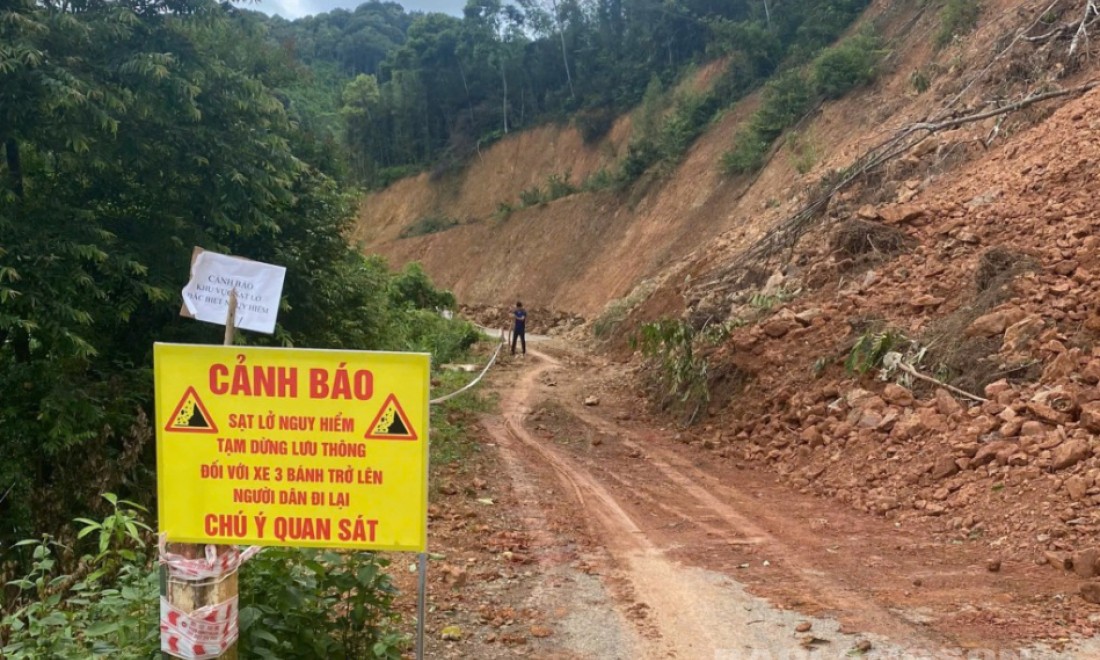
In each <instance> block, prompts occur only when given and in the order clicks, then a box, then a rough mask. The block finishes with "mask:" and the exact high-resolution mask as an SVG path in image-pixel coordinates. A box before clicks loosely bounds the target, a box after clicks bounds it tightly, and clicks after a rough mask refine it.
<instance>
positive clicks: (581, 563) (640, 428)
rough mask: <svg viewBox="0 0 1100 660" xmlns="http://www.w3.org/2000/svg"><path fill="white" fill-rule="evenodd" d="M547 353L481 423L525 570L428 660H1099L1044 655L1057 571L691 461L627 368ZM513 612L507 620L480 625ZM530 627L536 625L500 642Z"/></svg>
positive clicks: (545, 349) (721, 463) (1082, 652)
mask: <svg viewBox="0 0 1100 660" xmlns="http://www.w3.org/2000/svg"><path fill="white" fill-rule="evenodd" d="M535 346H537V347H538V348H536V347H535ZM535 346H531V347H530V350H531V354H530V355H529V356H528V357H527V358H526V359H523V360H519V359H513V360H512V361H506V362H505V363H504V364H503V365H502V368H501V369H500V370H497V371H496V373H495V374H494V376H493V382H494V384H495V387H497V388H498V391H499V392H500V414H493V415H486V416H485V417H484V419H483V422H484V426H485V429H486V432H487V438H486V440H487V443H486V444H487V446H495V449H496V450H497V458H498V459H499V465H497V466H496V467H492V468H490V470H491V471H494V474H493V481H499V482H505V483H507V487H506V488H504V489H503V491H504V492H502V493H501V499H500V502H499V504H501V505H502V506H504V507H507V508H508V510H509V513H510V515H511V516H512V517H511V518H510V519H508V520H505V519H503V518H498V519H497V521H496V523H495V525H496V526H497V527H501V526H511V527H513V528H514V529H512V530H511V531H512V532H514V533H517V534H523V535H524V538H525V540H524V542H523V549H522V552H523V553H525V554H524V556H525V558H526V559H525V561H529V563H527V564H526V568H525V570H523V571H522V572H519V573H517V574H515V575H514V577H515V579H514V580H512V581H511V582H510V583H509V584H511V585H512V586H511V587H510V588H507V589H501V588H500V585H499V584H498V582H499V581H498V580H496V579H495V577H494V578H493V581H492V582H493V586H488V585H481V586H477V584H476V583H475V585H473V586H472V587H471V588H472V589H473V590H474V591H475V592H476V593H471V594H466V595H465V596H463V598H464V600H465V602H467V604H470V603H473V602H481V605H480V606H478V608H477V609H478V611H481V612H482V615H481V616H480V618H475V619H472V621H471V622H470V623H469V624H468V625H469V626H470V627H471V628H472V630H471V631H467V632H468V633H472V634H467V635H466V640H465V642H464V643H462V644H460V645H452V646H450V647H448V646H447V645H446V644H442V645H439V646H437V647H436V648H435V653H434V654H433V655H434V657H443V656H451V657H478V658H481V657H485V658H488V657H509V656H513V655H528V656H531V657H547V658H601V659H602V658H624V659H625V658H693V659H694V658H706V659H710V658H715V659H722V658H729V659H733V658H750V657H756V658H773V657H775V658H779V657H782V658H789V657H803V654H811V653H812V655H807V656H806V657H814V658H832V657H845V656H847V655H848V654H849V653H852V652H854V651H855V650H857V649H869V650H866V655H867V657H963V655H962V654H963V653H965V652H969V651H973V650H984V651H985V652H986V653H987V655H984V656H979V657H1021V656H1020V653H1027V654H1030V655H1026V656H1025V657H1030V658H1046V657H1074V658H1082V657H1100V652H1097V651H1096V649H1095V648H1093V647H1081V646H1078V647H1075V648H1074V647H1070V646H1068V645H1067V642H1068V640H1065V639H1058V638H1057V636H1056V635H1055V636H1054V638H1053V639H1051V635H1050V623H1051V616H1052V614H1051V613H1052V612H1056V611H1057V607H1058V604H1059V602H1061V601H1062V600H1063V599H1065V598H1068V597H1069V596H1068V593H1070V591H1071V590H1072V584H1070V583H1068V582H1067V583H1066V584H1061V583H1060V582H1059V581H1058V579H1057V578H1056V577H1055V576H1054V575H1052V572H1051V571H1050V569H1043V568H1041V567H1037V566H1003V567H1001V568H1000V569H999V570H998V571H996V572H992V571H991V570H989V565H988V564H989V561H990V556H989V554H988V549H987V547H988V546H985V545H981V546H979V545H975V546H973V547H970V546H968V545H966V544H961V545H942V544H935V543H932V542H929V541H927V540H926V539H927V538H928V537H927V535H926V534H924V531H925V530H922V529H918V528H914V529H906V528H902V527H900V526H898V525H897V524H895V523H891V522H889V521H886V520H885V519H882V518H875V517H869V516H867V515H866V514H862V513H857V512H854V511H848V510H845V509H843V508H841V507H839V506H838V505H836V504H834V503H830V502H828V501H825V500H821V499H818V498H814V497H811V496H806V495H801V494H799V493H797V492H793V491H792V490H790V489H789V488H788V487H786V486H785V485H784V484H783V483H782V480H780V479H777V478H776V477H775V475H771V474H768V473H767V472H763V471H759V470H750V469H743V468H745V467H746V466H737V465H736V464H733V463H732V462H731V461H730V460H728V459H725V458H723V457H721V456H718V455H716V454H715V453H713V452H708V451H705V450H700V449H698V448H696V447H689V446H686V445H684V444H681V443H680V442H677V436H678V433H677V431H676V430H675V429H661V428H655V427H654V426H653V423H654V422H653V420H652V419H647V418H646V417H645V415H643V414H642V413H641V407H642V406H641V401H640V400H638V399H636V398H634V396H633V395H632V394H631V393H630V392H629V391H627V390H626V389H625V388H624V387H622V386H621V385H620V383H621V382H622V373H620V371H621V369H622V367H621V366H618V365H613V364H608V363H602V362H599V361H595V360H594V359H592V358H588V357H585V356H583V355H581V354H579V353H576V352H573V351H570V350H568V349H567V348H566V347H565V346H563V345H558V344H556V343H555V342H554V341H549V342H537V343H536V345H535ZM589 396H598V398H599V402H598V404H597V405H585V403H584V401H585V399H586V397H589ZM589 403H592V401H590V402H589ZM492 526H493V525H489V526H482V527H479V528H478V530H480V532H479V533H481V534H486V533H489V532H490V528H491V527H492ZM497 533H500V531H499V530H498V531H497ZM506 556H507V557H509V558H510V559H514V555H512V554H508V555H506ZM499 558H500V555H499V554H498V555H496V559H497V561H499ZM468 561H470V562H471V563H473V562H474V561H475V559H474V558H471V559H469V560H468ZM509 575H511V574H509ZM475 582H476V581H475ZM464 588H465V589H466V590H469V589H470V588H466V587H464ZM502 607H503V608H505V609H507V610H508V611H509V612H511V613H513V615H514V616H513V617H512V618H511V619H507V618H506V617H505V618H504V619H502V617H501V616H499V615H496V616H493V615H488V616H487V615H485V614H484V611H485V610H486V609H488V610H489V611H490V612H491V613H492V612H497V611H499V609H500V608H502ZM459 609H460V608H459ZM454 610H455V608H454V607H451V608H450V609H449V611H451V612H454ZM517 613H518V614H517ZM524 613H526V615H527V618H528V619H531V620H533V621H537V622H538V623H537V625H532V626H529V627H527V626H522V625H521V626H515V625H512V626H511V628H513V629H517V630H520V632H521V633H522V634H510V633H508V632H506V631H507V630H508V629H509V624H513V622H514V620H522V619H524ZM502 621H503V625H502ZM439 625H442V624H439ZM429 629H431V626H429ZM1037 638H1046V639H1045V641H1046V642H1048V643H1050V646H1041V647H1040V646H1035V645H1034V642H1035V641H1036V639H1037ZM502 642H503V643H502ZM435 644H440V643H439V642H435ZM1023 645H1028V650H1026V651H1019V650H1018V649H1020V647H1021V646H1023ZM1066 649H1070V650H1066ZM989 653H993V654H994V655H988V654H989ZM1006 653H1008V654H1007V655H1006ZM952 654H958V655H952ZM997 654H1000V655H997ZM1012 654H1015V655H1012Z"/></svg>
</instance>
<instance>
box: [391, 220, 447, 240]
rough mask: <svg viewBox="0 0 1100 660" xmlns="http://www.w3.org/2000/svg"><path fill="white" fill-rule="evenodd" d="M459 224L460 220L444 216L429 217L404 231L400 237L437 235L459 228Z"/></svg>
mask: <svg viewBox="0 0 1100 660" xmlns="http://www.w3.org/2000/svg"><path fill="white" fill-rule="evenodd" d="M458 224H459V223H458V220H455V219H454V218H448V217H446V216H442V215H429V216H425V217H423V218H421V219H419V220H417V221H416V222H414V223H413V224H411V225H409V226H408V227H405V228H404V229H402V230H401V233H400V234H399V236H400V237H401V238H412V237H413V236H427V235H428V234H437V233H439V232H441V231H447V230H448V229H451V228H453V227H457V226H458Z"/></svg>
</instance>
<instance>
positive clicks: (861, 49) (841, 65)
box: [813, 32, 883, 99]
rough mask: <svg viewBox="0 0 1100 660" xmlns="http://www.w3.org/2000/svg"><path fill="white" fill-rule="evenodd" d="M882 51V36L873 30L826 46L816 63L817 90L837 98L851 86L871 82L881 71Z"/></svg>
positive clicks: (826, 95) (852, 87) (853, 87)
mask: <svg viewBox="0 0 1100 660" xmlns="http://www.w3.org/2000/svg"><path fill="white" fill-rule="evenodd" d="M882 55H883V51H882V43H881V40H880V39H879V38H878V37H877V36H875V35H874V34H873V33H870V32H863V33H860V34H858V35H856V36H854V37H852V38H850V39H847V40H845V41H844V42H843V43H841V44H839V45H837V46H833V47H832V48H827V49H825V51H824V52H823V53H821V55H819V56H818V57H817V59H815V60H814V63H813V81H814V90H815V91H816V92H817V93H818V94H819V95H821V96H824V97H825V98H827V99H838V98H840V97H842V96H844V95H845V94H847V93H848V92H849V91H850V90H852V89H855V88H857V87H862V86H863V85H867V84H870V83H871V82H872V81H873V80H874V79H875V76H876V75H877V73H878V71H877V67H878V63H879V60H881V59H882Z"/></svg>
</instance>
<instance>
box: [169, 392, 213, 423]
mask: <svg viewBox="0 0 1100 660" xmlns="http://www.w3.org/2000/svg"><path fill="white" fill-rule="evenodd" d="M164 430H165V431H175V432H180V433H217V432H218V425H217V424H216V423H215V422H214V418H213V417H211V416H210V411H208V410H207V409H206V406H204V405H203V403H202V399H200V398H199V393H198V392H196V391H195V388H194V387H188V388H187V391H186V392H184V393H183V398H181V399H180V402H179V404H177V405H176V409H175V411H174V412H173V413H172V414H171V415H169V416H168V424H167V425H165V427H164Z"/></svg>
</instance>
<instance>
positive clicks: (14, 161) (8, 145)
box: [4, 138, 23, 199]
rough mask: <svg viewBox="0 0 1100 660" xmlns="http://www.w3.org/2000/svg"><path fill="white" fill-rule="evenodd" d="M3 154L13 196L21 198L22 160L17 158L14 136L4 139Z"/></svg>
mask: <svg viewBox="0 0 1100 660" xmlns="http://www.w3.org/2000/svg"><path fill="white" fill-rule="evenodd" d="M4 155H5V158H6V160H7V163H8V178H10V179H11V189H12V191H14V192H15V196H16V197H18V198H20V199H22V198H23V161H22V160H21V159H20V158H19V143H18V142H16V141H15V138H8V139H7V140H5V141H4Z"/></svg>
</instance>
